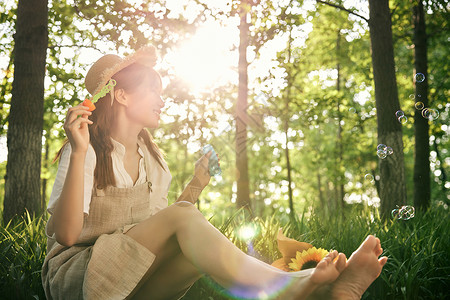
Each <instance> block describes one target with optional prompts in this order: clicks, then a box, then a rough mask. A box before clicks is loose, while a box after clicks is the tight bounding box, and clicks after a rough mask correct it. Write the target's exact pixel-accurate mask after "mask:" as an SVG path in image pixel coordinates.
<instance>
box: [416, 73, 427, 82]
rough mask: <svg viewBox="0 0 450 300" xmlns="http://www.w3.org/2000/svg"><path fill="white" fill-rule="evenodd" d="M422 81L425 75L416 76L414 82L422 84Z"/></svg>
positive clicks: (418, 74)
mask: <svg viewBox="0 0 450 300" xmlns="http://www.w3.org/2000/svg"><path fill="white" fill-rule="evenodd" d="M424 80H425V75H423V74H422V73H417V74H416V82H423V81H424Z"/></svg>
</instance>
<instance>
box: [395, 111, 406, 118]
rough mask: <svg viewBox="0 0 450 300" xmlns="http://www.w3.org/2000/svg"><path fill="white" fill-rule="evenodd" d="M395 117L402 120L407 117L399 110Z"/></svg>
mask: <svg viewBox="0 0 450 300" xmlns="http://www.w3.org/2000/svg"><path fill="white" fill-rule="evenodd" d="M395 115H396V116H397V118H400V117H403V116H404V115H405V113H404V112H403V111H402V110H397V112H396V113H395Z"/></svg>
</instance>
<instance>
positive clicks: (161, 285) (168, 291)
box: [132, 253, 202, 300]
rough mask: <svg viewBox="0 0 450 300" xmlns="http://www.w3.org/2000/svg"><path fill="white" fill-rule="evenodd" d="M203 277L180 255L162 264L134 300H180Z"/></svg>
mask: <svg viewBox="0 0 450 300" xmlns="http://www.w3.org/2000/svg"><path fill="white" fill-rule="evenodd" d="M201 276H202V274H200V272H199V271H198V269H197V268H195V267H194V266H193V265H192V264H191V263H190V261H189V260H188V259H187V258H186V257H185V256H184V255H183V254H182V253H179V254H178V255H177V256H176V257H174V258H173V259H171V260H170V261H168V262H166V263H164V264H162V265H161V266H160V267H159V268H158V269H157V270H156V271H155V272H154V273H153V274H152V275H151V276H150V277H149V278H148V279H147V280H146V282H145V283H144V285H143V286H142V288H141V289H139V291H138V292H137V293H136V294H135V295H134V297H133V298H132V299H133V300H139V299H152V300H165V299H178V298H179V297H181V296H182V294H183V293H184V292H185V291H186V289H187V288H188V287H190V286H191V285H192V284H194V283H195V281H197V280H198V279H200V277H201Z"/></svg>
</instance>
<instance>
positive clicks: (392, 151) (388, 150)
mask: <svg viewBox="0 0 450 300" xmlns="http://www.w3.org/2000/svg"><path fill="white" fill-rule="evenodd" d="M386 153H387V155H391V154H392V153H394V150H392V148H391V147H387V148H386Z"/></svg>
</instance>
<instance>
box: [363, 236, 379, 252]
mask: <svg viewBox="0 0 450 300" xmlns="http://www.w3.org/2000/svg"><path fill="white" fill-rule="evenodd" d="M376 245H377V240H376V237H374V236H373V235H368V236H367V238H366V240H365V241H364V242H363V243H362V244H361V246H360V248H361V250H363V251H367V252H369V251H373V250H374V249H375V246H376Z"/></svg>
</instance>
